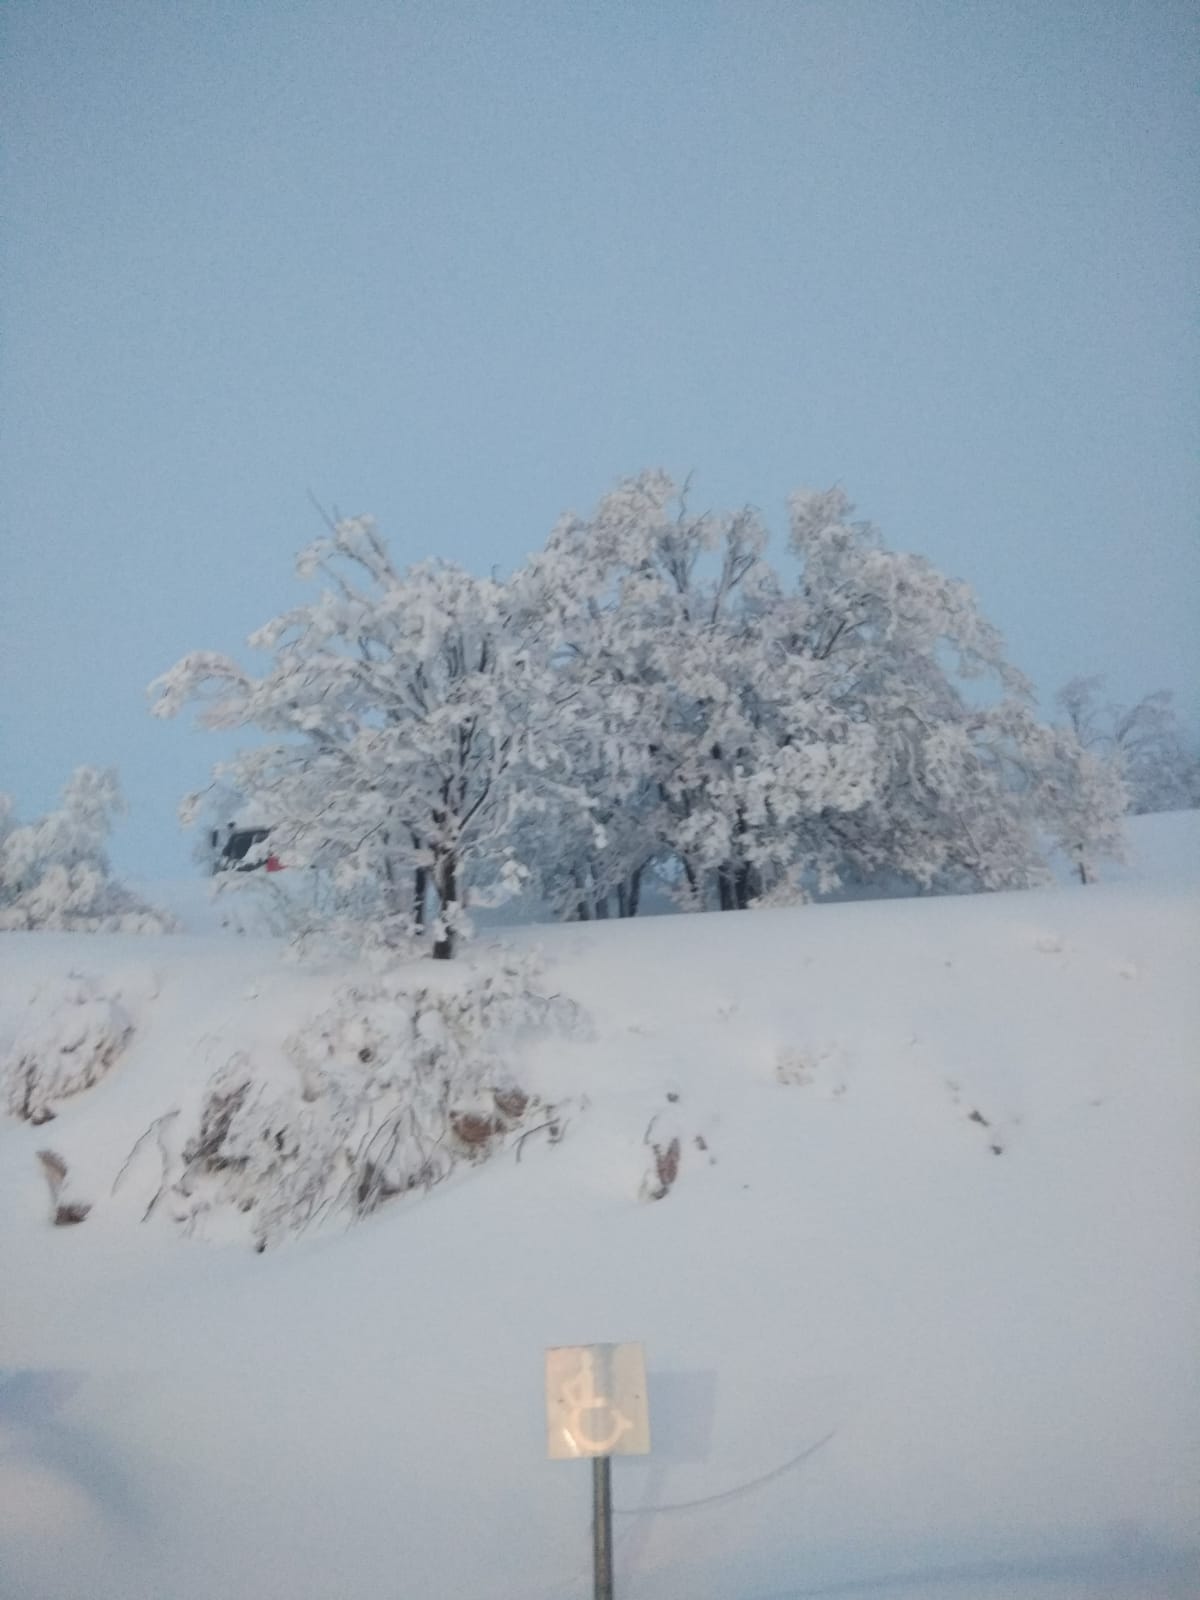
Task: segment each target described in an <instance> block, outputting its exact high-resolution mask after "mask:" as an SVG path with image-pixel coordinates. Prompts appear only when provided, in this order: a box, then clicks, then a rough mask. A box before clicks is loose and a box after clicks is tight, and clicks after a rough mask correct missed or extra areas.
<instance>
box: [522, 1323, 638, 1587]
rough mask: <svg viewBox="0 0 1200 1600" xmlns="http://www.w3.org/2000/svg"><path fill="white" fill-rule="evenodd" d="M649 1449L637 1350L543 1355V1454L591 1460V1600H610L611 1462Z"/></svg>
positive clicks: (617, 1347) (573, 1348)
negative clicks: (544, 1434)
mask: <svg viewBox="0 0 1200 1600" xmlns="http://www.w3.org/2000/svg"><path fill="white" fill-rule="evenodd" d="M649 1450H650V1416H649V1411H648V1409H647V1406H646V1357H645V1353H644V1352H643V1350H642V1347H641V1345H640V1344H583V1345H561V1346H559V1347H558V1348H557V1349H554V1350H547V1351H546V1453H547V1455H549V1456H550V1457H551V1458H552V1459H553V1460H555V1461H577V1460H579V1459H580V1458H581V1457H584V1456H590V1457H591V1460H592V1563H593V1570H594V1574H595V1584H594V1589H593V1593H594V1596H595V1600H613V1559H612V1458H613V1456H614V1455H627V1456H628V1455H636V1456H644V1455H647V1454H649Z"/></svg>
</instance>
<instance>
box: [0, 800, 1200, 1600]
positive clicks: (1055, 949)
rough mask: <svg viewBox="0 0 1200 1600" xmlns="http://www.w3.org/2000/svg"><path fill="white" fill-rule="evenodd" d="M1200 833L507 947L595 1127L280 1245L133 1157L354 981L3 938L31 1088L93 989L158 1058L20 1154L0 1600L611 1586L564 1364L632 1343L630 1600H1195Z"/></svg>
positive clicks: (520, 1146) (133, 1052)
mask: <svg viewBox="0 0 1200 1600" xmlns="http://www.w3.org/2000/svg"><path fill="white" fill-rule="evenodd" d="M1198 820H1200V819H1198V818H1197V817H1196V816H1195V815H1194V814H1181V815H1178V816H1168V817H1156V818H1147V819H1142V820H1140V821H1138V822H1137V823H1136V824H1135V826H1134V843H1135V847H1136V856H1137V859H1136V861H1135V863H1134V865H1133V866H1132V867H1130V868H1128V869H1125V870H1123V871H1122V873H1120V874H1119V875H1117V880H1116V881H1113V882H1110V883H1105V884H1100V885H1093V886H1089V887H1088V888H1081V887H1079V886H1075V887H1073V888H1072V887H1062V888H1058V889H1050V890H1045V891H1037V892H1029V893H1013V894H1001V895H991V896H975V897H967V898H961V899H936V900H917V901H912V900H909V901H889V902H879V903H866V904H848V905H828V906H819V907H809V908H805V909H800V910H781V911H762V912H757V913H747V914H742V915H733V916H709V917H693V918H683V917H678V918H656V919H652V920H650V921H647V922H645V923H641V922H636V921H635V922H632V923H629V922H626V923H619V924H618V923H608V924H589V925H587V926H570V927H566V928H555V929H545V928H542V929H521V930H518V931H516V932H514V934H513V935H512V942H513V943H514V944H516V945H517V946H518V947H519V948H521V949H524V950H525V951H531V950H533V949H534V948H535V947H540V949H541V960H542V970H543V975H544V979H545V982H546V986H547V992H552V993H554V994H556V995H560V996H563V997H567V998H569V1000H570V1001H571V1002H572V1004H573V1006H574V1007H575V1008H577V1012H578V1015H579V1016H580V1017H586V1018H587V1026H580V1027H575V1028H562V1027H553V1028H550V1027H546V1028H539V1027H531V1028H528V1029H526V1030H525V1031H524V1032H523V1033H522V1034H521V1035H520V1037H519V1040H518V1047H519V1069H520V1083H521V1087H522V1089H523V1090H524V1091H525V1092H527V1093H528V1094H529V1095H530V1096H531V1097H537V1099H538V1100H540V1101H541V1102H544V1103H546V1104H553V1105H554V1106H556V1107H559V1108H561V1115H562V1123H563V1126H562V1136H561V1138H560V1139H558V1140H557V1142H551V1141H550V1140H549V1139H548V1138H547V1137H546V1136H545V1135H536V1134H535V1135H532V1136H530V1137H528V1138H525V1139H523V1140H522V1141H521V1142H519V1143H518V1138H519V1135H518V1133H517V1130H516V1129H514V1130H513V1131H512V1134H511V1136H506V1137H505V1139H503V1140H501V1141H500V1144H499V1147H498V1149H497V1150H496V1151H495V1152H494V1153H493V1154H492V1155H491V1157H490V1159H488V1160H487V1161H482V1162H470V1161H467V1162H463V1163H460V1164H458V1165H457V1166H456V1167H455V1169H454V1171H453V1172H452V1173H451V1174H450V1175H449V1177H448V1178H447V1179H446V1181H445V1182H443V1183H440V1184H439V1185H437V1186H436V1187H433V1188H431V1189H430V1190H429V1191H428V1192H427V1193H426V1192H424V1190H417V1191H415V1192H412V1193H406V1194H404V1195H401V1196H398V1197H396V1198H394V1199H390V1200H389V1201H388V1203H387V1204H385V1205H383V1206H381V1207H380V1208H379V1209H378V1210H377V1211H376V1212H375V1213H374V1214H373V1215H371V1216H370V1217H369V1218H367V1219H366V1220H363V1221H361V1222H359V1223H357V1224H356V1225H355V1226H353V1227H352V1228H350V1229H349V1230H348V1231H346V1230H344V1229H343V1228H342V1226H341V1225H340V1224H339V1225H338V1226H337V1227H336V1228H328V1229H326V1230H324V1231H320V1230H318V1231H316V1232H310V1233H309V1234H306V1235H304V1236H303V1237H301V1238H299V1239H297V1240H294V1241H290V1242H284V1243H282V1244H281V1245H279V1247H278V1248H273V1249H269V1250H268V1251H267V1252H266V1253H265V1254H262V1255H259V1254H255V1253H254V1252H253V1250H252V1249H250V1248H249V1247H248V1243H247V1240H246V1238H245V1237H244V1235H241V1236H240V1235H238V1233H237V1232H236V1230H234V1231H233V1232H232V1233H231V1234H230V1237H229V1238H228V1242H225V1230H224V1229H223V1228H219V1227H215V1226H214V1227H212V1228H210V1229H208V1230H206V1229H205V1228H204V1227H201V1228H199V1229H198V1230H194V1233H193V1236H192V1237H186V1236H185V1235H184V1234H183V1233H182V1232H181V1230H180V1227H179V1225H178V1224H177V1223H175V1222H174V1221H172V1218H171V1216H170V1215H169V1214H168V1208H167V1207H166V1206H165V1205H164V1204H162V1203H160V1204H159V1205H157V1206H152V1205H151V1202H152V1201H153V1200H154V1197H155V1195H156V1193H157V1192H158V1191H159V1189H160V1188H161V1185H162V1183H163V1178H164V1173H165V1172H166V1170H167V1165H168V1162H169V1159H170V1153H171V1152H172V1151H173V1149H174V1146H173V1144H172V1139H173V1138H174V1137H175V1135H174V1133H173V1131H172V1129H173V1126H174V1125H173V1124H168V1125H164V1126H163V1127H162V1128H160V1130H159V1132H161V1134H162V1137H161V1138H159V1137H158V1135H157V1134H155V1133H151V1135H150V1136H149V1137H143V1136H144V1135H146V1134H147V1132H148V1130H151V1129H152V1126H153V1124H154V1123H155V1120H156V1119H159V1118H162V1117H164V1116H166V1115H168V1114H169V1113H172V1112H175V1113H176V1121H177V1122H178V1123H179V1125H180V1127H181V1128H182V1126H183V1125H184V1124H186V1123H187V1122H188V1119H189V1118H190V1117H192V1116H193V1114H194V1113H195V1112H196V1110H197V1109H198V1107H199V1106H200V1104H201V1100H202V1096H203V1093H204V1088H205V1085H206V1083H208V1082H209V1081H210V1079H211V1077H212V1074H213V1073H214V1072H215V1071H217V1070H219V1069H220V1068H221V1066H222V1065H223V1064H224V1063H226V1062H227V1061H228V1060H229V1059H230V1058H231V1057H232V1056H233V1055H234V1054H235V1053H236V1052H242V1053H244V1054H245V1055H246V1056H247V1057H249V1058H251V1059H255V1060H259V1061H262V1062H268V1061H276V1062H277V1061H278V1060H279V1059H280V1057H281V1052H282V1050H283V1047H284V1043H285V1041H286V1040H287V1039H289V1038H291V1037H294V1036H296V1035H298V1034H301V1035H302V1034H303V1033H304V1031H305V1029H306V1028H309V1027H310V1026H311V1025H313V1024H314V1021H315V1019H317V1018H319V1017H320V1016H321V1015H322V1013H328V1012H329V1010H330V1007H331V1006H332V1005H334V1003H335V997H336V995H337V994H338V993H339V991H341V990H344V988H345V986H346V985H347V984H348V983H352V982H356V981H361V979H362V974H361V973H356V972H355V971H354V970H353V969H351V968H348V967H344V966H338V965H336V964H333V963H329V964H327V965H325V966H323V967H314V966H298V965H296V964H295V963H292V962H289V961H288V960H287V959H286V958H285V955H284V953H283V951H282V950H281V949H280V947H279V946H278V945H276V944H274V943H272V942H271V941H267V940H259V941H255V940H252V939H239V938H232V937H226V938H206V937H187V936H176V937H174V938H162V939H157V938H138V939H132V938H123V937H117V936H103V935H96V936H86V937H85V936H80V935H59V934H42V935H38V934H13V935H6V936H4V938H3V939H2V940H0V1058H8V1057H10V1056H11V1055H12V1052H13V1050H14V1048H15V1047H17V1046H18V1045H19V1043H20V1041H21V1040H22V1039H25V1040H28V1039H29V1038H30V1037H44V1032H43V1033H42V1034H39V1032H38V1029H39V1028H41V1029H43V1030H44V1027H45V1026H48V1025H49V1024H48V1023H47V1021H46V1019H47V1017H50V1018H51V1019H52V1018H53V1016H54V1015H55V1014H57V1011H58V1010H59V1009H60V1008H59V1006H58V1002H55V1003H54V1004H53V1005H51V1006H50V1008H49V1011H47V1010H46V1005H47V1002H46V999H45V997H46V996H47V995H58V996H60V997H61V995H62V994H63V993H64V992H65V991H64V987H63V986H64V985H66V986H70V985H74V986H75V991H76V992H79V993H82V994H84V995H86V996H87V997H89V1003H90V1004H93V1005H97V1004H99V1003H100V1002H99V999H98V998H97V997H101V996H108V997H119V1005H120V1007H121V1015H122V1017H124V1018H125V1019H126V1020H127V1022H128V1031H127V1034H123V1035H122V1047H121V1050H120V1053H119V1055H117V1056H116V1057H115V1058H114V1059H113V1060H112V1062H111V1063H109V1064H108V1065H107V1067H106V1070H105V1071H104V1073H103V1074H102V1075H98V1076H97V1078H96V1081H95V1082H93V1083H92V1084H91V1085H90V1086H88V1087H84V1088H81V1089H79V1090H78V1092H74V1093H71V1094H69V1095H62V1096H60V1097H59V1098H53V1097H51V1098H50V1102H49V1103H50V1105H51V1108H52V1109H53V1111H54V1119H53V1121H51V1122H49V1123H48V1124H46V1125H43V1126H40V1127H34V1126H32V1125H31V1124H30V1123H29V1122H28V1121H26V1120H22V1119H21V1118H20V1117H19V1116H9V1117H8V1118H6V1119H5V1120H4V1121H3V1122H2V1123H0V1199H2V1203H3V1206H4V1218H5V1226H4V1229H3V1232H2V1233H0V1284H2V1285H3V1288H2V1291H0V1293H2V1300H0V1365H2V1368H3V1372H2V1374H0V1593H2V1594H4V1595H9V1594H11V1595H14V1596H17V1595H20V1596H22V1597H25V1600H52V1597H53V1600H75V1597H79V1600H83V1597H84V1596H88V1597H98V1600H117V1597H118V1596H119V1597H121V1600H128V1597H131V1596H146V1597H151V1596H153V1597H156V1600H159V1597H163V1596H171V1597H173V1600H202V1597H204V1600H207V1597H209V1596H211V1595H214V1594H223V1595H228V1596H239V1597H240V1596H247V1597H249V1596H254V1597H255V1600H274V1597H279V1600H283V1597H284V1596H286V1597H288V1600H298V1597H299V1600H304V1597H312V1600H318V1597H320V1600H326V1597H332V1596H339V1597H340V1596H346V1597H353V1596H368V1595H373V1594H377V1593H379V1594H384V1593H386V1594H389V1595H396V1594H398V1595H404V1596H437V1597H441V1596H447V1597H448V1596H459V1595H462V1596H472V1597H475V1596H478V1597H484V1596H487V1597H494V1600H508V1597H512V1600H516V1597H517V1596H522V1597H532V1600H552V1597H554V1600H558V1597H562V1600H567V1597H572V1596H584V1595H586V1593H588V1592H589V1587H590V1575H589V1568H588V1546H587V1533H588V1530H587V1514H588V1484H587V1469H586V1467H585V1466H583V1465H576V1464H564V1463H558V1462H548V1461H545V1460H544V1459H543V1449H544V1430H543V1414H542V1396H541V1363H542V1351H543V1349H544V1348H545V1347H546V1346H550V1345H556V1344H570V1343H584V1342H593V1341H609V1340H613V1341H616V1340H623V1339H641V1340H643V1341H644V1342H645V1345H646V1349H647V1355H648V1361H649V1368H650V1405H651V1426H652V1434H653V1453H652V1454H651V1455H650V1456H649V1457H648V1458H646V1459H645V1460H644V1461H637V1460H622V1461H620V1462H618V1463H617V1466H616V1468H615V1471H614V1479H615V1492H616V1499H617V1505H618V1507H619V1511H620V1515H619V1519H618V1523H619V1525H618V1550H617V1576H618V1592H619V1593H620V1594H621V1595H622V1596H623V1597H628V1600H643V1597H645V1600H649V1597H651V1596H653V1597H654V1600H670V1597H675V1596H678V1597H680V1600H682V1597H684V1596H688V1597H699V1600H704V1597H710V1600H718V1597H720V1600H733V1597H739V1600H767V1597H770V1596H775V1597H779V1600H782V1597H783V1596H785V1595H796V1596H799V1595H835V1594H836V1595H846V1596H854V1595H863V1596H870V1595H884V1594H893V1593H894V1594H897V1595H899V1594H910V1593H911V1594H920V1595H930V1596H942V1595H945V1596H953V1597H954V1600H972V1597H976V1596H977V1597H980V1600H983V1597H988V1600H1000V1597H1002V1600H1021V1597H1025V1596H1028V1597H1031V1600H1033V1597H1038V1600H1043V1597H1047V1600H1048V1597H1051V1596H1053V1597H1055V1600H1064V1597H1069V1600H1082V1597H1085V1596H1101V1595H1103V1596H1106V1597H1109V1600H1112V1597H1123V1600H1155V1597H1157V1600H1184V1597H1185V1596H1192V1595H1194V1594H1195V1593H1196V1592H1197V1590H1198V1587H1200V1585H1198V1580H1197V1573H1198V1570H1200V1568H1198V1564H1197V1558H1198V1552H1200V1517H1198V1514H1197V1506H1198V1504H1200V1497H1198V1496H1197V1494H1196V1489H1197V1471H1198V1466H1200V1384H1198V1383H1197V1378H1198V1377H1200V1372H1198V1370H1197V1367H1198V1363H1197V1357H1196V1354H1195V1347H1194V1332H1195V1329H1196V1327H1197V1325H1200V1317H1198V1313H1200V1285H1198V1282H1197V1273H1196V1256H1195V1243H1196V1238H1197V1222H1198V1221H1200V1215H1198V1213H1200V1206H1198V1204H1197V1187H1196V1182H1195V1177H1194V1174H1195V1171H1196V1158H1197V1155H1198V1154H1200V1151H1198V1149H1197V1145H1198V1143H1200V1140H1198V1137H1197V1130H1198V1127H1200V1120H1198V1117H1197V1112H1198V1109H1200V1107H1198V1105H1197V1101H1198V1099H1200V1086H1198V1084H1197V1076H1196V1073H1195V1070H1194V1069H1195V1043H1196V1039H1197V1038H1198V1037H1200V1001H1198V999H1197V990H1196V984H1195V978H1196V971H1195V954H1196V950H1197V915H1196V899H1195V885H1196V882H1197V879H1198V878H1200V872H1198V871H1197V857H1198V853H1200V852H1198V848H1197V847H1198V845H1200V829H1198V827H1197V823H1198ZM490 959H491V958H490V957H489V956H488V955H487V953H486V952H485V951H480V952H479V953H478V954H477V955H476V956H473V957H472V961H473V962H474V963H476V965H477V967H478V968H479V970H484V969H485V968H486V965H487V962H488V961H489V960H490ZM445 981H446V982H448V983H455V982H461V981H462V980H461V977H460V976H459V975H458V974H456V973H450V974H448V975H447V977H446V979H445ZM39 997H40V998H39ZM116 1003H118V1001H117V999H114V1004H116ZM39 1008H41V1009H39ZM39 1019H40V1020H39ZM522 1131H528V1130H524V1129H523V1130H522ZM139 1140H140V1141H141V1142H140V1144H139ZM47 1145H49V1146H52V1148H53V1149H54V1150H55V1151H56V1152H57V1153H58V1155H59V1156H60V1157H61V1159H62V1161H63V1162H64V1163H65V1166H66V1170H67V1179H66V1182H67V1184H68V1186H69V1187H68V1191H67V1192H68V1193H69V1195H70V1196H71V1198H73V1199H76V1200H78V1201H80V1202H83V1203H87V1204H90V1206H91V1211H90V1213H89V1214H88V1216H87V1218H86V1220H85V1221H84V1222H83V1223H82V1224H81V1225H80V1226H76V1227H69V1228H55V1227H53V1226H51V1223H50V1218H49V1214H48V1208H47V1196H46V1187H45V1183H44V1181H43V1179H42V1176H41V1174H40V1173H39V1170H38V1163H37V1151H38V1150H39V1149H42V1148H45V1147H46V1146H47ZM672 1148H674V1150H675V1152H676V1159H675V1161H674V1163H673V1166H672V1165H671V1164H668V1175H669V1182H666V1183H665V1184H664V1182H663V1176H664V1173H663V1165H662V1160H661V1158H662V1156H663V1154H664V1153H666V1152H669V1151H671V1150H672ZM131 1152H133V1156H132V1159H131V1160H129V1161H128V1164H126V1163H127V1158H129V1157H130V1154H131ZM660 1192H661V1197H660V1198H658V1199H651V1198H650V1196H652V1195H654V1194H656V1193H660ZM148 1209H150V1215H149V1217H148V1219H147V1220H146V1221H144V1222H143V1221H142V1218H143V1217H144V1216H145V1215H146V1213H147V1210H148ZM206 1231H207V1235H208V1236H207V1237H205V1234H206Z"/></svg>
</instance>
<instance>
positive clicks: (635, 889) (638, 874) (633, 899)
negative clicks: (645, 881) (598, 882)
mask: <svg viewBox="0 0 1200 1600" xmlns="http://www.w3.org/2000/svg"><path fill="white" fill-rule="evenodd" d="M644 871H645V868H644V867H638V868H637V869H636V871H635V872H634V873H633V874H632V875H631V877H630V879H629V893H628V896H627V897H626V901H625V905H626V910H625V912H624V915H625V916H627V917H636V916H637V914H638V906H639V905H640V903H641V899H642V873H643V872H644Z"/></svg>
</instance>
